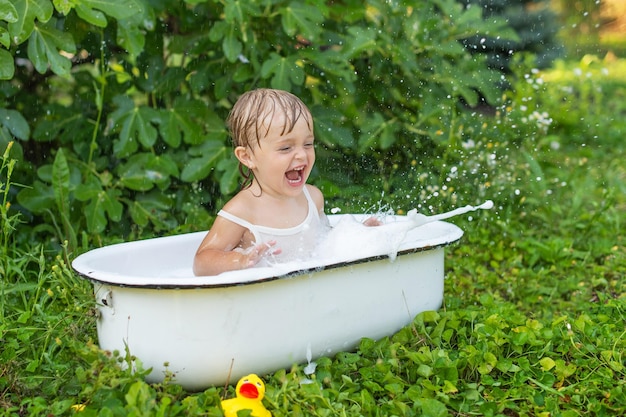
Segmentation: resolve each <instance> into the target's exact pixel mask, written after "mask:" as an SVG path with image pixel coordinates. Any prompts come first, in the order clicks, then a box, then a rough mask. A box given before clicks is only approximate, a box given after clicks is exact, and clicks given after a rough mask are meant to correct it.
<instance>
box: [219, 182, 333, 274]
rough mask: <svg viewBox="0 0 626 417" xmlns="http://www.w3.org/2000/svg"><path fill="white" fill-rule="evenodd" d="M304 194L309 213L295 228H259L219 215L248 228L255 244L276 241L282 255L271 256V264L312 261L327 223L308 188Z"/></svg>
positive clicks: (239, 219) (269, 260)
mask: <svg viewBox="0 0 626 417" xmlns="http://www.w3.org/2000/svg"><path fill="white" fill-rule="evenodd" d="M303 192H304V195H305V196H306V199H307V202H308V206H309V207H308V209H309V212H308V214H307V216H306V218H305V219H304V221H303V222H302V223H300V224H299V225H297V226H294V227H289V228H286V229H278V228H274V227H266V226H259V225H255V224H252V223H250V222H248V221H246V220H244V219H242V218H240V217H237V216H235V215H232V214H230V213H229V212H227V211H224V210H220V211H219V212H218V213H217V215H218V216H221V217H223V218H225V219H227V220H230V221H231V222H233V223H236V224H238V225H240V226H242V227H245V228H247V229H248V230H249V231H250V232H251V233H252V235H253V236H254V241H255V244H258V243H262V242H269V241H271V240H275V241H276V245H275V247H276V248H280V249H281V253H280V254H278V255H271V256H270V257H269V259H268V260H267V261H268V262H269V263H278V262H289V261H294V260H298V259H301V260H303V259H310V257H311V256H312V253H313V252H314V250H315V248H316V246H317V243H318V241H319V239H320V238H321V237H322V236H323V234H324V231H325V230H326V222H325V221H324V219H322V218H320V215H319V212H318V210H317V206H316V205H315V202H314V201H313V199H312V198H311V195H310V194H309V191H308V190H307V188H306V187H304V188H303Z"/></svg>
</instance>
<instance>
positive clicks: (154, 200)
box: [128, 191, 176, 230]
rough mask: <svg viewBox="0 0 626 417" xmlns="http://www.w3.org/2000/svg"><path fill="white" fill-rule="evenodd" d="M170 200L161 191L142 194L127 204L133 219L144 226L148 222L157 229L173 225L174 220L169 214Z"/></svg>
mask: <svg viewBox="0 0 626 417" xmlns="http://www.w3.org/2000/svg"><path fill="white" fill-rule="evenodd" d="M171 208H172V207H171V201H170V200H169V199H168V198H167V197H166V196H165V195H164V194H163V193H162V192H160V191H159V192H152V193H148V194H142V195H139V196H137V198H136V199H135V200H134V201H133V202H132V203H131V204H130V205H129V206H128V209H129V211H130V215H131V217H132V219H133V221H134V222H135V223H136V224H138V225H139V226H142V227H145V226H147V225H148V223H149V222H152V224H154V225H155V227H156V228H157V229H162V230H167V229H171V228H172V227H175V223H176V222H175V220H174V219H172V216H171V215H170V210H171Z"/></svg>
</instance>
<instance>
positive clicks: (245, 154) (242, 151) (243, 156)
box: [235, 146, 255, 169]
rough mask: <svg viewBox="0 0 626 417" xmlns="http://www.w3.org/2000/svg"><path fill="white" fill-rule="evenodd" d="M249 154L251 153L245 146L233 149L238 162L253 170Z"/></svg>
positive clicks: (253, 166)
mask: <svg viewBox="0 0 626 417" xmlns="http://www.w3.org/2000/svg"><path fill="white" fill-rule="evenodd" d="M251 152H252V151H251V150H250V148H247V147H245V146H237V147H236V148H235V156H236V157H237V159H238V160H239V162H241V163H242V164H244V165H245V166H246V167H248V168H249V169H254V168H255V165H254V162H253V161H252V158H251Z"/></svg>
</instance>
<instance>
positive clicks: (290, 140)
mask: <svg viewBox="0 0 626 417" xmlns="http://www.w3.org/2000/svg"><path fill="white" fill-rule="evenodd" d="M284 123H285V121H284V116H283V115H282V114H275V115H274V117H273V119H272V124H271V127H270V129H269V131H268V133H267V135H266V136H265V137H263V138H261V140H260V143H259V144H258V146H254V148H253V149H250V148H247V151H248V156H249V158H250V159H249V161H250V162H251V164H252V165H249V167H250V168H251V169H252V171H253V173H254V176H255V178H256V180H257V181H258V182H259V184H260V185H261V188H262V189H263V192H269V193H272V194H273V195H274V196H296V195H298V194H299V193H300V192H301V191H302V188H303V187H304V185H305V183H306V181H307V179H308V178H309V174H310V173H311V170H312V169H313V164H314V163H315V149H314V147H313V142H314V139H315V138H314V136H313V130H312V129H309V126H308V125H307V121H306V119H305V118H304V117H300V118H299V119H298V121H297V122H296V124H295V126H294V128H293V130H292V131H291V132H288V133H284V134H281V133H282V132H283V125H284Z"/></svg>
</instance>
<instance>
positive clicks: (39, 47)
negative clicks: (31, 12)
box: [28, 22, 76, 76]
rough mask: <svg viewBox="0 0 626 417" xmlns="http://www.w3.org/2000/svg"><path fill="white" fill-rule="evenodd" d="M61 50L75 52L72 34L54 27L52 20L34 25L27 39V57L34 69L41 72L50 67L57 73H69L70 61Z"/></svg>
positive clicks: (62, 74)
mask: <svg viewBox="0 0 626 417" xmlns="http://www.w3.org/2000/svg"><path fill="white" fill-rule="evenodd" d="M61 51H65V52H69V53H74V52H76V45H75V44H74V40H73V39H72V36H71V35H70V34H69V33H67V32H61V31H60V30H58V29H56V28H55V27H54V22H53V23H46V24H43V25H36V27H35V30H34V31H33V33H32V35H31V37H30V39H29V41H28V57H29V58H30V60H31V61H32V62H33V65H34V66H35V69H36V70H37V71H38V72H39V73H41V74H43V73H45V72H46V71H47V70H48V68H50V69H51V70H52V72H54V73H55V74H57V75H61V76H65V75H69V72H70V68H71V66H72V63H71V61H70V60H69V58H67V57H65V56H63V55H61V54H60V52H61Z"/></svg>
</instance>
